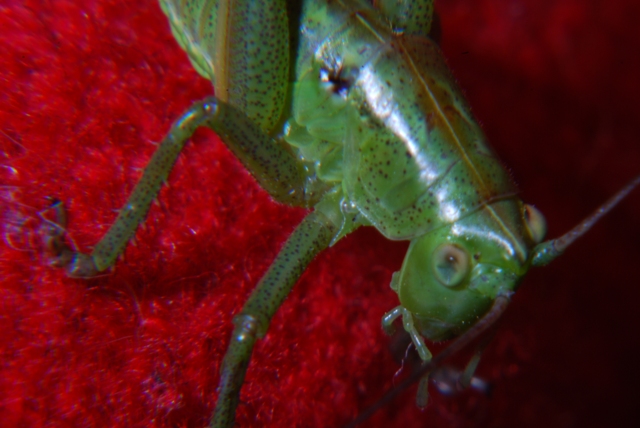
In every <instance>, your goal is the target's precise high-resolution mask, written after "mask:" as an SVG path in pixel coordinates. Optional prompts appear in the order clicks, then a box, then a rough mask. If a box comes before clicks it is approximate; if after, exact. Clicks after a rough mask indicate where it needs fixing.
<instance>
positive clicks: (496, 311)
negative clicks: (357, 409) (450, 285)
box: [344, 293, 513, 428]
mask: <svg viewBox="0 0 640 428" xmlns="http://www.w3.org/2000/svg"><path fill="white" fill-rule="evenodd" d="M511 294H513V293H509V294H503V295H499V296H498V297H496V300H495V301H494V302H493V306H491V309H489V312H487V314H486V315H485V316H484V317H482V318H481V319H480V320H479V321H478V322H477V323H476V324H474V325H473V327H471V328H470V329H469V330H467V331H466V332H465V333H464V334H463V335H462V336H460V337H458V338H457V339H456V340H455V341H454V342H453V343H451V345H449V346H448V347H447V348H445V349H444V350H443V351H442V352H440V353H439V354H438V355H436V356H435V357H434V358H433V359H432V360H431V361H429V363H427V364H425V365H423V366H420V367H419V368H418V369H416V370H414V371H413V373H411V374H410V375H409V376H407V378H406V379H404V380H403V381H402V382H400V383H399V384H398V385H397V386H396V387H395V388H393V389H391V390H389V391H387V393H386V394H385V395H384V396H382V398H381V399H379V400H378V401H377V402H376V403H375V404H373V405H372V406H371V407H369V408H368V409H366V410H365V411H364V412H362V413H360V414H359V415H358V417H357V418H356V419H354V420H353V421H352V422H351V423H349V424H348V425H345V427H344V428H354V427H356V426H357V425H359V424H361V423H362V422H364V421H366V420H367V419H369V418H370V417H371V416H373V415H374V414H375V413H376V412H377V411H378V410H379V409H381V408H382V407H384V406H385V405H386V404H387V403H389V402H390V401H391V400H393V399H394V398H395V397H396V396H397V395H398V394H400V393H401V392H402V391H404V390H405V389H407V388H408V387H409V386H410V385H411V384H413V383H414V382H417V381H418V380H419V379H420V378H421V377H422V375H424V374H425V373H427V372H429V371H433V370H435V369H436V368H437V367H439V366H440V365H441V364H442V363H443V362H444V361H445V360H446V359H447V358H449V357H451V356H452V355H454V354H455V353H457V352H458V351H460V350H461V349H463V348H464V347H466V346H467V345H468V344H469V343H470V342H472V341H473V340H474V339H475V338H477V337H478V336H480V335H481V334H482V333H484V331H485V330H487V329H488V328H489V327H491V326H492V325H493V324H495V322H496V321H497V320H498V319H499V318H500V316H501V315H502V314H503V313H504V311H505V310H506V309H507V306H509V301H510V297H511Z"/></svg>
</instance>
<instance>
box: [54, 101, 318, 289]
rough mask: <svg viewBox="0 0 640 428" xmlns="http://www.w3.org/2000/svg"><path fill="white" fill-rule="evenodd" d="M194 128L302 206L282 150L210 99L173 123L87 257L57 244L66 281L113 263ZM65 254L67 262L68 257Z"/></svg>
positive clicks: (300, 189) (294, 172) (297, 169)
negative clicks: (202, 129) (210, 132)
mask: <svg viewBox="0 0 640 428" xmlns="http://www.w3.org/2000/svg"><path fill="white" fill-rule="evenodd" d="M200 126H206V127H208V128H211V129H212V130H214V131H215V132H217V133H218V135H219V136H220V137H221V139H222V140H223V142H224V143H225V144H226V145H227V146H228V147H229V148H230V149H231V150H232V151H233V152H234V153H235V154H236V156H237V157H238V158H239V159H240V160H241V161H242V163H243V164H244V165H245V166H246V167H247V169H248V170H249V171H250V172H251V174H252V175H253V176H254V177H255V178H256V180H257V181H258V183H259V184H260V185H261V186H262V187H263V188H264V189H265V190H267V191H268V192H269V193H270V194H271V195H272V196H273V197H274V198H276V199H277V200H279V201H281V202H286V203H297V204H298V205H304V204H305V198H306V195H305V193H304V184H305V180H306V176H305V175H304V173H303V170H302V167H301V166H300V165H299V164H298V162H297V161H296V159H295V158H294V157H293V155H292V154H291V153H289V152H288V151H287V150H286V149H285V148H284V145H283V144H282V143H281V142H279V141H277V140H274V139H273V138H271V137H270V136H269V135H267V134H265V133H264V132H263V131H262V130H261V129H260V128H259V127H258V126H257V125H255V124H254V123H253V122H252V121H251V120H249V119H248V118H247V117H246V115H245V114H244V113H242V112H241V111H240V110H238V109H236V108H234V107H232V106H230V105H228V104H226V103H223V102H220V101H219V100H217V99H216V98H213V97H211V98H207V99H205V100H203V101H200V102H196V103H194V104H193V105H192V106H191V107H189V109H187V111H186V112H185V113H184V114H182V116H181V117H180V118H179V119H178V120H176V122H174V124H173V126H172V127H171V130H170V131H169V133H168V134H167V136H166V137H165V138H164V140H163V141H162V142H161V143H160V145H159V146H158V149H157V150H156V152H155V153H154V154H153V156H152V157H151V160H150V161H149V164H148V165H147V167H146V168H145V170H144V172H143V174H142V178H141V179H140V181H139V182H138V184H136V186H135V188H134V189H133V192H132V193H131V195H130V196H129V199H128V200H127V202H126V204H125V205H124V207H123V208H122V209H121V210H120V213H119V214H118V217H117V218H116V220H115V222H114V223H113V225H112V226H111V227H110V228H109V230H108V231H107V233H106V234H105V235H104V236H103V237H102V239H101V240H100V241H99V242H98V243H97V244H96V246H95V247H94V250H93V252H92V253H91V254H90V255H88V254H83V253H77V252H75V251H73V250H69V249H68V248H67V247H66V246H64V245H63V244H61V245H60V247H61V248H63V249H62V250H61V251H60V257H59V259H62V258H67V259H69V260H67V262H66V263H67V265H66V269H67V272H68V274H69V275H70V276H73V277H83V278H86V277H92V276H95V275H97V274H98V273H99V272H102V271H104V270H106V269H107V268H109V267H110V266H112V265H113V264H114V263H115V261H116V259H117V258H118V256H119V255H120V254H122V252H123V251H124V248H125V247H126V245H127V243H128V242H129V240H131V238H132V237H133V235H134V234H135V231H136V229H137V228H138V226H139V225H140V223H141V222H142V221H143V220H144V218H145V216H146V215H147V212H148V211H149V208H150V206H151V203H152V202H153V201H154V199H155V198H156V197H157V196H158V192H159V191H160V188H161V186H162V184H163V183H164V182H165V181H166V180H167V177H168V176H169V173H170V172H171V169H172V168H173V165H174V164H175V162H176V160H177V158H178V155H179V154H180V152H181V150H182V148H183V147H184V145H185V143H186V142H187V141H188V139H189V138H190V137H191V136H192V135H193V133H194V131H195V130H196V129H197V128H198V127H200ZM59 239H62V238H61V237H60V238H59ZM60 242H61V241H60ZM70 251H71V253H72V254H73V256H72V257H69V252H70Z"/></svg>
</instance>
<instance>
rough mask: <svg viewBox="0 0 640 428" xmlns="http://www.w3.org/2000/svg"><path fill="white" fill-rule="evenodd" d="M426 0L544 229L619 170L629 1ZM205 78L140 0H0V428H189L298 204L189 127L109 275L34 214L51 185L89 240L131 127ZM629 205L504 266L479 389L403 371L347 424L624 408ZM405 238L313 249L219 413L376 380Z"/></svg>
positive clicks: (477, 422) (606, 422) (202, 412)
mask: <svg viewBox="0 0 640 428" xmlns="http://www.w3.org/2000/svg"><path fill="white" fill-rule="evenodd" d="M436 7H437V10H438V11H439V14H440V18H441V22H442V30H443V31H442V32H443V39H442V46H443V50H444V52H445V56H446V57H447V59H448V61H449V64H450V66H451V68H452V69H453V71H454V74H455V75H456V76H457V78H458V79H459V81H460V85H461V86H462V88H464V90H465V91H466V94H467V96H468V98H469V101H470V103H471V105H472V107H473V110H474V112H475V114H476V115H477V117H478V118H479V120H480V121H481V123H482V124H483V126H484V128H485V130H486V133H487V136H488V138H489V140H490V141H491V143H492V145H493V147H494V148H495V150H496V152H497V153H498V154H499V156H500V157H501V159H502V160H503V161H504V163H505V165H507V166H508V168H509V171H511V173H512V175H513V177H514V179H515V181H516V182H517V183H518V185H519V188H520V189H521V194H522V197H523V199H524V200H526V201H527V202H528V203H532V204H534V205H536V206H537V207H538V208H539V209H540V210H541V211H542V212H543V213H544V214H545V215H546V217H547V219H548V223H549V235H550V236H557V235H559V234H561V233H563V232H565V231H567V230H568V229H569V228H571V227H572V226H573V225H575V224H576V223H577V222H578V221H580V220H581V219H582V218H583V217H585V216H586V215H587V214H589V213H590V212H591V211H593V210H594V209H595V208H596V207H597V206H598V205H599V204H600V203H602V202H603V201H605V200H606V199H607V198H608V197H609V196H610V195H612V194H613V193H614V192H615V191H616V190H617V189H619V188H620V187H622V186H623V185H624V184H625V183H626V182H627V181H628V180H630V179H631V178H632V177H634V176H635V175H636V174H638V173H640V127H639V126H638V123H640V107H639V100H640V79H639V78H638V76H640V55H639V53H640V33H639V32H638V28H639V26H638V22H637V20H638V19H639V18H640V5H639V4H638V2H637V1H635V0H617V1H604V0H582V1H579V0H544V1H541V0H519V1H511V0H510V1H506V0H441V1H440V2H438V3H437V5H436ZM211 93H212V87H211V85H210V83H209V82H207V81H205V80H204V79H202V78H200V77H199V76H198V75H197V74H196V73H195V71H194V70H193V69H192V68H191V65H190V63H189V62H188V61H187V58H186V55H185V54H184V53H183V52H182V51H181V50H180V49H179V47H178V46H177V44H176V43H175V42H174V40H173V38H172V36H171V33H170V31H169V26H168V24H167V22H166V19H165V17H164V15H163V14H162V12H161V11H160V8H159V6H158V5H157V4H156V2H155V1H152V0H140V1H136V2H127V1H122V0H83V1H77V0H76V1H69V0H56V1H54V2H51V1H31V0H24V1H11V0H5V1H1V2H0V149H1V150H0V232H1V233H2V238H3V239H2V240H1V242H0V252H1V253H0V284H1V285H0V287H1V288H0V305H1V307H2V309H1V311H0V421H2V423H1V424H2V426H4V427H38V426H45V425H46V426H78V427H85V426H87V427H88V426H114V427H147V426H159V427H203V426H205V425H206V423H207V420H208V417H209V415H210V412H211V410H212V408H213V405H214V402H215V398H216V387H217V382H218V377H219V376H218V370H219V366H220V362H221V359H222V356H223V353H224V351H225V348H226V344H227V342H228V340H229V335H230V331H231V320H232V317H233V315H234V314H235V313H237V311H238V310H239V308H240V307H241V305H242V303H243V302H244V301H245V299H246V297H247V296H248V294H249V293H250V291H251V290H252V288H253V286H254V285H255V283H256V282H257V281H258V280H259V278H260V276H261V275H262V273H263V272H264V271H265V270H266V269H267V267H268V266H269V264H270V262H271V261H272V260H273V258H274V257H275V255H276V253H277V251H278V249H279V248H280V246H281V245H282V243H283V242H284V240H285V239H286V238H287V236H288V235H289V234H290V233H291V231H292V230H293V228H294V227H295V225H296V224H297V223H298V222H299V221H300V220H301V219H302V218H303V216H304V215H305V211H304V210H301V209H292V208H289V207H286V206H281V205H278V204H276V203H274V202H272V201H271V200H270V198H269V196H268V195H267V194H266V193H265V192H264V191H262V190H261V189H260V188H259V187H258V186H257V185H256V184H255V182H254V181H253V179H252V178H251V177H250V176H249V175H248V173H247V172H246V171H244V169H243V168H242V166H241V165H240V164H239V163H238V162H237V161H236V160H235V158H234V157H233V156H232V155H231V154H230V153H229V152H228V151H227V149H226V148H225V147H224V146H223V145H222V144H221V143H220V142H219V141H218V140H217V139H216V137H215V136H214V135H213V133H211V132H205V131H199V132H198V133H197V135H196V137H195V138H194V140H193V142H192V143H190V144H188V146H187V148H186V150H185V151H184V154H183V155H182V156H181V157H180V160H179V161H178V164H177V167H176V168H175V170H174V172H173V173H172V175H171V177H170V181H169V184H170V186H169V187H166V188H164V189H163V190H162V192H161V194H160V198H159V205H157V206H154V207H153V208H152V210H151V213H150V214H149V217H148V219H147V222H146V229H144V230H140V231H139V232H138V234H137V235H136V241H137V245H136V246H133V245H130V246H129V247H128V248H127V250H126V252H125V257H124V260H121V261H119V262H118V263H117V265H116V268H115V270H114V271H113V272H111V273H109V274H107V275H105V276H103V277H100V278H97V279H93V280H90V281H84V280H75V279H69V278H67V277H65V275H64V273H63V272H61V271H60V270H56V269H54V268H52V267H50V266H48V265H47V260H46V258H45V257H44V253H43V248H42V247H41V245H39V244H38V230H39V226H40V225H41V224H42V220H41V218H40V217H39V216H38V212H39V211H40V210H43V209H44V208H46V207H47V206H48V203H49V202H48V200H47V198H57V199H60V200H62V201H63V202H64V203H65V205H66V207H67V208H68V217H69V221H68V228H67V229H68V230H67V232H68V237H69V239H73V241H74V242H75V243H76V244H77V245H78V246H79V248H81V249H83V250H85V251H87V250H90V248H91V246H92V245H94V244H95V243H96V242H97V241H98V239H99V238H100V237H101V236H102V234H103V233H104V232H105V231H106V229H107V228H108V226H109V225H110V224H111V222H112V221H113V220H114V218H115V215H116V214H115V210H117V209H119V208H120V207H121V206H122V205H123V204H124V202H125V200H126V197H127V195H128V194H129V192H130V191H131V189H132V187H133V185H134V184H135V182H136V181H137V179H138V177H139V176H140V171H141V169H142V168H144V166H145V165H146V163H147V162H148V160H149V158H150V156H151V154H152V152H153V150H154V147H155V146H154V144H153V143H154V142H157V141H160V140H161V138H162V137H163V135H164V133H165V132H166V131H167V129H168V128H169V126H170V124H171V122H172V121H173V120H174V119H175V118H176V117H177V116H178V115H179V114H180V113H181V112H182V111H183V110H184V109H185V108H186V107H187V106H189V105H190V103H191V102H193V101H195V100H198V99H201V98H203V97H204V96H206V95H208V94H211ZM638 218H640V191H637V192H635V193H634V194H633V195H632V196H631V197H630V198H629V199H628V200H627V201H625V202H624V203H622V204H621V206H620V207H619V208H617V209H616V210H615V212H613V213H612V214H611V215H609V216H608V217H607V218H606V219H605V220H604V221H602V222H601V224H599V225H598V226H596V227H595V228H594V229H593V231H591V232H590V233H589V235H588V236H586V237H585V238H584V239H582V240H580V241H579V242H578V243H577V244H576V245H575V248H572V249H571V250H569V251H568V253H567V254H566V255H565V256H563V257H562V258H560V259H558V260H557V261H555V262H554V263H553V264H552V265H550V266H549V267H547V268H544V269H536V270H535V271H533V272H532V273H531V274H530V275H529V276H528V277H527V279H526V280H525V281H524V282H523V284H522V287H521V288H520V289H519V291H518V293H516V295H515V297H514V299H513V302H512V304H511V307H510V308H509V309H508V311H507V313H506V315H505V316H504V318H503V320H502V321H501V327H500V329H499V331H498V333H497V335H496V337H495V339H494V340H493V342H492V343H491V344H490V346H489V347H488V349H487V350H486V352H485V356H484V359H483V360H482V362H481V364H480V367H479V369H478V375H479V376H480V377H482V378H483V379H485V380H487V381H490V382H491V383H492V384H493V386H494V389H493V394H492V395H491V396H485V395H482V394H480V393H477V392H466V393H464V394H460V395H459V396H456V397H453V398H449V397H442V396H439V395H438V394H437V393H436V392H435V391H432V400H431V404H430V405H429V406H428V408H427V409H426V410H425V411H424V412H421V411H419V410H417V409H416V408H415V405H414V391H415V388H412V389H411V390H410V391H407V392H405V393H404V394H402V395H401V396H400V397H399V398H397V399H396V400H395V401H394V402H393V404H392V405H390V406H387V407H386V408H385V409H384V410H382V411H381V412H380V413H379V414H378V415H376V417H375V418H374V419H372V420H371V421H369V422H367V423H366V424H365V425H364V426H371V427H391V426H402V427H433V428H435V427H515V426H518V427H542V426H544V427H572V426H575V427H600V426H616V427H623V426H636V425H637V419H638V417H637V411H636V408H637V402H638V398H639V397H638V387H637V385H638V382H639V381H640V369H639V366H638V364H637V362H638V361H640V341H639V340H640V339H639V337H638V334H637V332H638V331H640V319H639V318H638V316H637V307H638V301H639V299H640V279H639V278H640V268H639V267H638V266H639V265H640V249H639V242H640V224H639V222H638ZM405 250H406V244H405V243H397V242H396V243H394V242H389V241H386V240H385V239H384V238H382V237H381V236H380V235H379V234H378V233H377V232H376V231H375V230H360V231H358V232H356V233H354V234H353V235H352V236H349V237H347V238H346V239H344V240H343V241H342V242H340V243H338V244H337V245H336V246H335V247H334V248H331V249H329V250H328V251H325V252H324V253H323V254H322V255H320V256H319V257H318V259H317V260H316V261H314V262H313V264H312V265H311V266H310V268H309V269H308V271H307V272H306V273H305V275H304V277H303V278H302V280H301V281H300V282H299V284H298V285H297V286H296V288H295V289H294V291H293V292H292V294H291V296H290V297H289V299H288V300H287V301H286V302H285V304H284V305H283V307H282V308H281V309H280V311H279V312H278V313H277V315H276V316H275V318H274V319H273V322H272V323H271V327H270V330H269V333H268V335H267V337H266V339H265V340H263V341H261V342H260V343H259V344H258V345H257V347H256V349H255V351H254V357H253V360H252V363H251V365H250V368H249V371H248V374H247V379H246V383H245V386H244V388H243V389H242V394H241V404H240V406H239V408H238V414H237V425H238V426H242V427H263V426H269V427H294V426H295V427H323V426H328V427H329V426H330V427H333V426H340V425H342V424H344V423H346V422H348V421H349V420H350V419H351V418H353V417H354V416H355V415H356V414H358V413H359V412H360V411H362V410H363V409H365V408H366V407H367V406H368V405H370V404H371V403H373V402H374V401H375V400H376V399H377V398H378V397H379V396H380V395H381V394H382V393H383V392H384V391H385V390H386V389H387V388H389V387H390V386H391V385H392V384H393V381H394V373H395V372H396V371H397V370H398V369H399V364H398V363H396V362H395V361H394V359H393V358H392V356H391V351H390V350H389V342H390V341H389V339H388V338H387V337H386V336H385V335H384V334H383V332H382V331H381V328H380V317H381V316H382V314H383V313H384V312H385V311H387V310H389V309H391V308H392V307H394V306H395V305H396V304H397V297H396V296H395V294H394V293H393V292H392V290H390V288H389V282H390V280H391V274H392V273H393V272H394V271H396V270H398V269H399V267H400V265H401V263H402V259H403V256H404V252H405ZM466 355H468V352H467V354H464V355H461V356H460V357H459V358H457V359H456V360H455V361H456V362H458V363H464V360H465V356H466ZM634 419H635V420H634Z"/></svg>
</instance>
